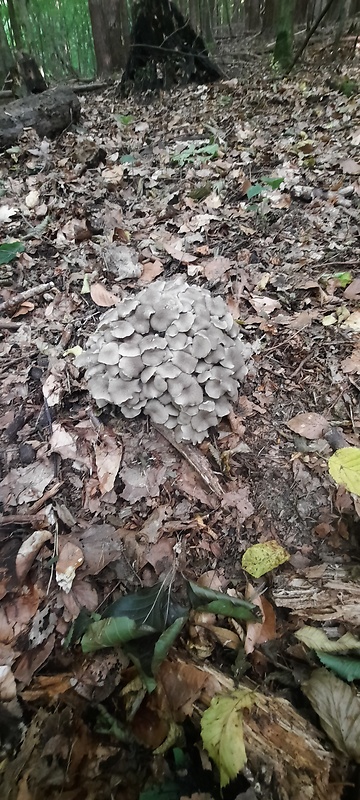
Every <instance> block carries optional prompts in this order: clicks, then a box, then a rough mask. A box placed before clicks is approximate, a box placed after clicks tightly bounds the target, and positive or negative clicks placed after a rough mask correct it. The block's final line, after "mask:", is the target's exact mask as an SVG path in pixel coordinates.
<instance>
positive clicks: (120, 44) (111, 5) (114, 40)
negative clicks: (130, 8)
mask: <svg viewBox="0 0 360 800" xmlns="http://www.w3.org/2000/svg"><path fill="white" fill-rule="evenodd" d="M88 3H89V12H90V20H91V28H92V34H93V39H94V48H95V57H96V66H97V75H98V76H105V75H111V74H112V73H114V72H120V71H121V70H122V69H123V68H124V66H125V64H126V59H127V52H125V47H126V38H127V37H126V33H124V31H123V16H124V8H122V6H124V5H125V0H107V2H106V3H104V2H103V0H88Z"/></svg>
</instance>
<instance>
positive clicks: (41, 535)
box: [15, 530, 52, 583]
mask: <svg viewBox="0 0 360 800" xmlns="http://www.w3.org/2000/svg"><path fill="white" fill-rule="evenodd" d="M51 538H52V534H51V533H50V531H46V530H40V531H34V532H33V533H32V534H31V535H30V536H28V537H27V539H25V541H24V542H23V543H22V545H21V547H20V548H19V550H18V552H17V555H16V559H15V570H16V575H17V578H18V580H19V582H20V583H22V582H23V581H24V580H25V578H26V576H27V574H28V572H29V569H30V568H31V566H32V564H33V562H34V560H35V558H36V556H37V554H38V553H39V551H40V550H41V548H42V546H43V545H44V544H45V542H48V541H49V540H50V539H51Z"/></svg>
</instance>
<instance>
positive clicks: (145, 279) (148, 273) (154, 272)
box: [139, 259, 164, 285]
mask: <svg viewBox="0 0 360 800" xmlns="http://www.w3.org/2000/svg"><path fill="white" fill-rule="evenodd" d="M142 270H143V271H142V274H141V275H140V278H139V284H141V285H143V284H144V285H145V284H147V283H151V282H152V281H153V280H154V279H155V278H157V277H158V276H159V275H161V273H162V272H163V271H164V267H163V265H162V263H161V261H159V259H155V261H144V263H143V265H142Z"/></svg>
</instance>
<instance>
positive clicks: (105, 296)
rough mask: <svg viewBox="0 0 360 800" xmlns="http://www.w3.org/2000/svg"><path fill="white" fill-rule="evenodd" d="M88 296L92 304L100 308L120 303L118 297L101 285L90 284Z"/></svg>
mask: <svg viewBox="0 0 360 800" xmlns="http://www.w3.org/2000/svg"><path fill="white" fill-rule="evenodd" d="M90 295H91V299H92V300H93V301H94V303H96V305H97V306H100V307H101V308H110V307H111V306H116V304H117V303H119V301H120V298H119V297H118V295H116V294H114V293H113V292H109V290H108V289H107V288H106V286H104V284H103V283H92V284H91V286H90Z"/></svg>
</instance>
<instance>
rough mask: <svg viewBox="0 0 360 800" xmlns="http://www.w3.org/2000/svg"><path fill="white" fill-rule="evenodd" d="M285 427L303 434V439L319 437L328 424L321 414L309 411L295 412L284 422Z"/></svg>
mask: <svg viewBox="0 0 360 800" xmlns="http://www.w3.org/2000/svg"><path fill="white" fill-rule="evenodd" d="M286 427H287V428H290V430H291V431H293V432H294V433H298V434H299V436H304V437H305V439H321V437H322V436H323V435H324V433H326V432H327V431H328V430H329V428H330V425H329V423H328V421H327V419H325V417H323V416H322V415H321V414H316V413H315V412H312V411H309V412H307V413H304V414H296V416H295V417H292V418H291V419H289V420H288V422H287V423H286Z"/></svg>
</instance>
